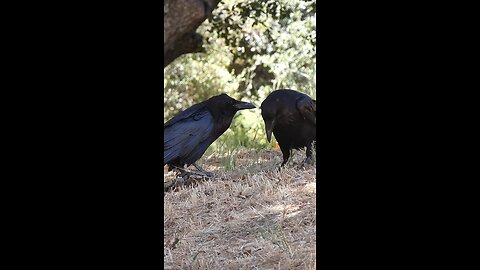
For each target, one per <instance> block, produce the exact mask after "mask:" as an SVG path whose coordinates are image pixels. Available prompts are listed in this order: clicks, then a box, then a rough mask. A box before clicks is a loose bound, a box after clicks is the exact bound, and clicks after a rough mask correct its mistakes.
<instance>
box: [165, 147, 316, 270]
mask: <svg viewBox="0 0 480 270" xmlns="http://www.w3.org/2000/svg"><path fill="white" fill-rule="evenodd" d="M304 153H305V152H301V151H295V155H294V157H293V164H292V163H290V164H287V166H286V168H285V169H283V170H282V171H280V172H279V171H278V170H277V169H278V166H279V165H280V162H281V153H280V152H279V151H275V150H272V151H262V152H255V151H253V152H252V151H248V152H247V151H243V152H240V153H238V155H237V156H236V162H235V163H236V167H235V168H234V169H233V170H231V171H227V172H225V169H224V167H223V165H222V162H223V161H224V160H225V158H221V157H210V158H205V159H206V161H204V163H203V164H202V166H203V168H204V169H206V170H209V171H212V172H214V173H215V174H216V176H217V177H218V178H216V179H213V180H209V181H203V182H200V183H198V184H196V185H194V186H188V187H180V188H176V189H175V190H173V191H170V192H167V193H165V196H164V202H165V203H164V243H163V244H164V265H165V267H164V268H165V269H315V268H316V258H315V254H316V249H315V243H316V235H315V232H316V212H315V209H316V200H315V197H316V167H315V165H306V166H304V167H301V166H299V163H300V162H301V161H302V159H303V158H304ZM172 178H173V176H172V175H171V174H167V173H166V172H165V181H169V180H172Z"/></svg>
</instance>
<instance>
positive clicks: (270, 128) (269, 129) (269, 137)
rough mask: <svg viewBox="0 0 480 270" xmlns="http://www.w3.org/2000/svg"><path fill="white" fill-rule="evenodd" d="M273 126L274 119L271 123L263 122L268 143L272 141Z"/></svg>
mask: <svg viewBox="0 0 480 270" xmlns="http://www.w3.org/2000/svg"><path fill="white" fill-rule="evenodd" d="M274 125H275V119H273V120H272V122H265V130H266V132H267V141H268V142H270V141H271V140H272V131H273V126H274Z"/></svg>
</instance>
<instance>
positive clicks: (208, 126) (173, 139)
mask: <svg viewBox="0 0 480 270" xmlns="http://www.w3.org/2000/svg"><path fill="white" fill-rule="evenodd" d="M172 120H173V119H172ZM167 123H168V122H167ZM213 125H214V120H213V116H212V115H211V114H210V112H208V111H207V110H203V111H199V112H196V113H194V114H191V115H190V116H189V117H187V118H182V119H177V120H176V121H175V123H174V124H172V123H170V124H169V125H165V126H164V129H163V136H164V139H163V164H168V163H170V162H171V161H173V160H175V159H177V158H182V159H183V160H185V161H186V163H189V164H191V163H193V162H195V161H197V160H198V159H199V158H200V157H201V156H202V155H203V153H204V152H205V150H206V149H207V148H208V146H209V144H210V141H209V135H210V133H211V132H212V130H213Z"/></svg>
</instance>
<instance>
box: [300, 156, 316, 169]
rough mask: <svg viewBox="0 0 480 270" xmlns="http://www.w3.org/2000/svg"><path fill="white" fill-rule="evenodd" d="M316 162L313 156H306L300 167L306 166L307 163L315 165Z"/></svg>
mask: <svg viewBox="0 0 480 270" xmlns="http://www.w3.org/2000/svg"><path fill="white" fill-rule="evenodd" d="M313 164H315V162H314V161H313V158H312V157H307V158H305V159H304V160H303V161H302V163H300V167H305V165H313Z"/></svg>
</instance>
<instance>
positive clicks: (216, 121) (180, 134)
mask: <svg viewBox="0 0 480 270" xmlns="http://www.w3.org/2000/svg"><path fill="white" fill-rule="evenodd" d="M253 108H255V106H254V105H252V104H251V103H248V102H242V101H238V100H235V99H233V98H231V97H229V96H228V95H226V94H221V95H218V96H214V97H212V98H210V99H208V100H206V101H203V102H201V103H198V104H195V105H193V106H192V107H190V108H188V109H186V110H184V111H182V112H180V113H178V114H177V115H175V116H174V117H173V118H172V119H170V120H169V121H167V122H166V123H165V124H164V126H163V128H164V129H163V136H164V139H163V165H167V164H168V165H169V166H168V167H169V170H172V169H174V168H177V169H179V171H181V172H182V173H183V174H184V175H185V174H186V173H185V171H184V170H183V169H182V168H183V167H184V165H187V166H190V165H191V164H193V165H194V166H195V167H196V168H197V169H198V170H200V171H203V170H202V169H201V168H199V167H198V166H197V165H196V164H195V162H196V161H197V160H199V159H200V158H201V157H202V155H203V154H204V153H205V151H206V150H207V148H208V147H209V146H210V145H211V144H212V143H213V142H214V141H215V140H216V139H217V138H218V137H220V135H222V134H223V133H224V132H225V131H226V130H227V129H228V128H229V127H230V124H231V123H232V120H233V117H234V116H235V113H236V112H237V111H239V110H244V109H253ZM203 172H204V171H203ZM204 173H206V172H204Z"/></svg>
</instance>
